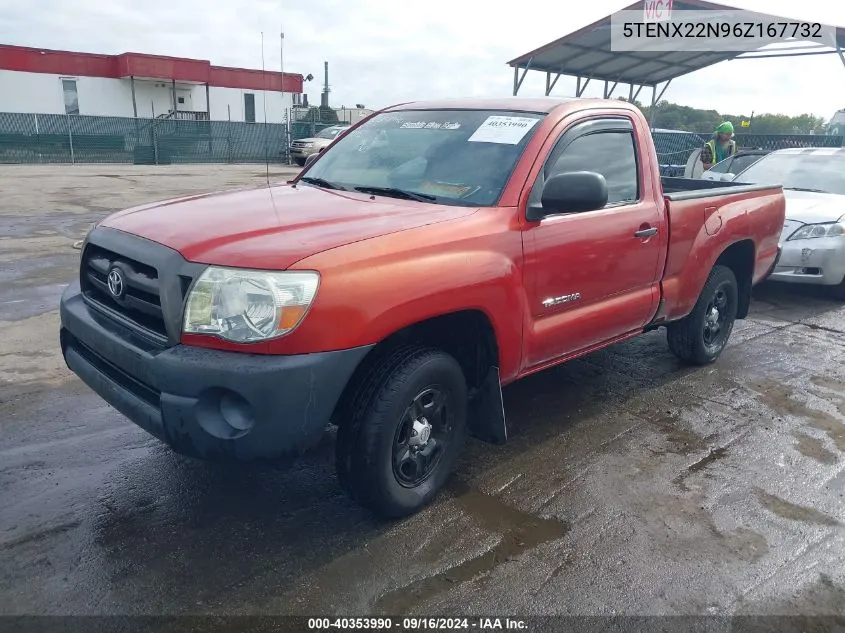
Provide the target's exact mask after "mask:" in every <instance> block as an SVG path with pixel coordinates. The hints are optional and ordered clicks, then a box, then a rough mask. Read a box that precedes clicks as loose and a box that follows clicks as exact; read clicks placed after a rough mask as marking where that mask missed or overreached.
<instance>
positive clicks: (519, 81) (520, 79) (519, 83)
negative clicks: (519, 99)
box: [513, 57, 534, 97]
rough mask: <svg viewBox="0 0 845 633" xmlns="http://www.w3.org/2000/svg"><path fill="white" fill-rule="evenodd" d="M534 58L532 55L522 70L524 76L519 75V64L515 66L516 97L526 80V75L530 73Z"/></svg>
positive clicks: (514, 94) (514, 90) (514, 85)
mask: <svg viewBox="0 0 845 633" xmlns="http://www.w3.org/2000/svg"><path fill="white" fill-rule="evenodd" d="M533 60H534V58H533V57H532V58H531V59H529V60H528V63H527V64H525V68H524V69H523V70H522V77H520V76H519V66H514V67H513V96H514V97H515V96H516V95H517V94H518V93H519V89H520V88H521V87H522V82H523V81H525V75H527V74H528V71H529V70H530V68H531V62H532V61H533Z"/></svg>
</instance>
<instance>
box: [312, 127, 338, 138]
mask: <svg viewBox="0 0 845 633" xmlns="http://www.w3.org/2000/svg"><path fill="white" fill-rule="evenodd" d="M342 131H343V128H340V127H327V128H326V129H325V130H323V131H321V132H318V133H317V136H316V138H334V137H335V136H337V135H338V134H340V133H341V132H342Z"/></svg>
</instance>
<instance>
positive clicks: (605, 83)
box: [604, 81, 619, 99]
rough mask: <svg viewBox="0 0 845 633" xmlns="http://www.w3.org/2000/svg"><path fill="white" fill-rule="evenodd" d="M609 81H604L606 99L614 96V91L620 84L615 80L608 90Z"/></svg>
mask: <svg viewBox="0 0 845 633" xmlns="http://www.w3.org/2000/svg"><path fill="white" fill-rule="evenodd" d="M608 83H609V82H607V81H605V82H604V98H605V99H610V98H611V97H612V96H613V93H614V91H615V90H616V86H617V85H618V84H619V82H618V81H614V82H613V85H612V86H611V87H610V89H609V90H608V88H607V84H608Z"/></svg>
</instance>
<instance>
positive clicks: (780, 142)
mask: <svg viewBox="0 0 845 633" xmlns="http://www.w3.org/2000/svg"><path fill="white" fill-rule="evenodd" d="M652 137H653V138H654V146H655V149H656V150H657V159H658V162H659V163H660V171H661V173H662V174H663V175H664V176H683V175H684V171H685V169H686V165H687V162H688V161H689V159H690V156H691V155H692V153H693V152H695V151H697V150H700V149H701V148H702V147H703V146H704V144H705V143H706V142H707V141H709V140H710V139H711V138H712V135H711V134H697V133H695V132H680V131H674V130H654V131H653V132H652ZM843 138H845V137H842V136H830V135H824V134H749V133H745V134H742V133H740V134H737V135H736V137H735V139H736V144H737V148H738V149H739V150H743V149H763V150H771V151H774V150H777V149H786V148H790V147H842V142H843Z"/></svg>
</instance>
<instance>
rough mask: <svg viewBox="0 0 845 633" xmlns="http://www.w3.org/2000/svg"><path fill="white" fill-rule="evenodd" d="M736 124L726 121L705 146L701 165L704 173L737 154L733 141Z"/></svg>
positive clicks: (702, 151)
mask: <svg viewBox="0 0 845 633" xmlns="http://www.w3.org/2000/svg"><path fill="white" fill-rule="evenodd" d="M733 135H734V124H733V123H731V122H730V121H725V122H724V123H722V124H721V125H720V126H719V127H717V128H716V131H715V133H714V136H713V138H712V139H710V140H709V141H707V143H705V144H704V149H702V150H701V164H702V166H703V167H704V171H707V170H708V169H710V168H711V167H712V166H713V165H715V164H716V163H718V162H720V161H723V160H725V159H726V158H727V157H728V156H733V155H734V154H736V141H735V140H734V139H733Z"/></svg>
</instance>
